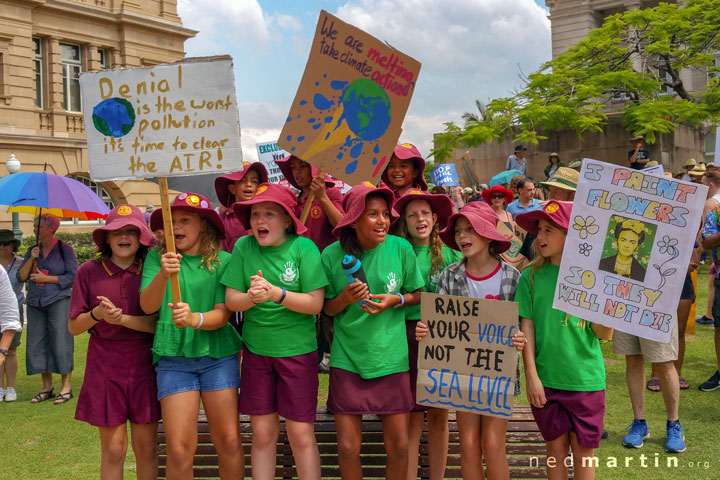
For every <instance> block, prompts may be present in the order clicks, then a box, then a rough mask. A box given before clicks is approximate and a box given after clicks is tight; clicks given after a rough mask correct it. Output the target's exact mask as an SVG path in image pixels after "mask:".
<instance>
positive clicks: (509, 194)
mask: <svg viewBox="0 0 720 480" xmlns="http://www.w3.org/2000/svg"><path fill="white" fill-rule="evenodd" d="M493 193H502V194H503V195H505V205H507V204H508V203H510V202H512V200H513V192H512V190H508V189H507V188H505V187H503V186H502V185H495V186H494V187H492V188H488V189H487V190H485V191H484V192H482V197H483V199H484V200H485V203H487V204H488V205H490V197H491V196H492V194H493Z"/></svg>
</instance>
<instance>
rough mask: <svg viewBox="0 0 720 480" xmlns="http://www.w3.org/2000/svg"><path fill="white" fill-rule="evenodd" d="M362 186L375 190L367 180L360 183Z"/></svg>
mask: <svg viewBox="0 0 720 480" xmlns="http://www.w3.org/2000/svg"><path fill="white" fill-rule="evenodd" d="M362 184H363V185H365V186H366V187H370V188H375V185H373V184H372V183H370V182H368V181H367V180H365V181H364V182H362Z"/></svg>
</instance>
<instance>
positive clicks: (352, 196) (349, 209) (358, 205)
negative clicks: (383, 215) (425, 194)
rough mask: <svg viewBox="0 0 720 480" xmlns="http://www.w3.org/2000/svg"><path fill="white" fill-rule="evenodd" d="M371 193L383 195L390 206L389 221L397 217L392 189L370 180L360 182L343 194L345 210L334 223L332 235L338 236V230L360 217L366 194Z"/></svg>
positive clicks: (363, 209) (363, 208)
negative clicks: (340, 217)
mask: <svg viewBox="0 0 720 480" xmlns="http://www.w3.org/2000/svg"><path fill="white" fill-rule="evenodd" d="M371 193H379V194H381V195H382V196H384V197H385V200H386V201H387V204H388V207H389V208H390V221H391V222H392V221H395V220H396V219H397V218H398V214H397V212H396V211H395V209H394V208H393V204H394V203H395V195H394V194H393V192H392V190H390V189H389V188H386V187H375V186H374V185H373V184H372V183H370V182H362V183H360V184H358V185H355V186H354V187H352V188H351V189H350V190H348V192H347V193H346V194H345V197H344V198H343V210H345V215H344V216H343V218H342V219H341V220H340V221H339V222H338V224H337V225H335V228H333V231H332V233H333V235H335V236H336V237H339V236H340V230H342V229H343V228H345V227H347V226H348V225H350V224H351V223H353V222H354V221H355V220H357V219H358V218H360V215H362V213H363V212H364V211H365V201H366V200H367V196H368V195H370V194H371Z"/></svg>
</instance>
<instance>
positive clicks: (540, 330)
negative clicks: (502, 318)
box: [515, 263, 605, 392]
mask: <svg viewBox="0 0 720 480" xmlns="http://www.w3.org/2000/svg"><path fill="white" fill-rule="evenodd" d="M531 270H532V269H531V268H526V269H525V270H523V272H522V274H521V275H520V281H519V282H518V287H517V290H516V291H515V301H516V302H518V303H519V304H520V316H521V317H522V318H528V319H530V320H532V321H533V324H534V327H535V365H536V368H537V373H538V376H539V377H540V381H541V382H542V384H543V386H544V387H549V388H556V389H558V390H571V391H578V392H594V391H597V390H603V389H605V364H604V362H603V357H602V352H601V351H600V342H599V341H598V339H597V337H596V336H595V334H594V333H593V331H592V329H591V328H590V324H589V323H586V324H585V328H584V329H583V328H581V326H579V325H578V322H579V321H580V319H579V318H578V317H574V316H572V315H568V316H567V325H566V320H565V316H566V315H565V313H564V312H561V311H560V310H555V309H554V308H552V304H553V297H554V295H555V284H556V283H557V278H558V271H559V269H558V267H557V266H555V265H553V264H551V263H548V264H547V265H545V266H544V267H542V268H540V269H539V270H537V271H536V272H535V274H534V275H533V286H532V287H531V285H530V271H531ZM533 290H534V291H533Z"/></svg>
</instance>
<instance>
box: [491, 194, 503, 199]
mask: <svg viewBox="0 0 720 480" xmlns="http://www.w3.org/2000/svg"><path fill="white" fill-rule="evenodd" d="M490 198H492V199H495V198H505V195H503V194H502V193H496V194H494V195H490Z"/></svg>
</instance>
